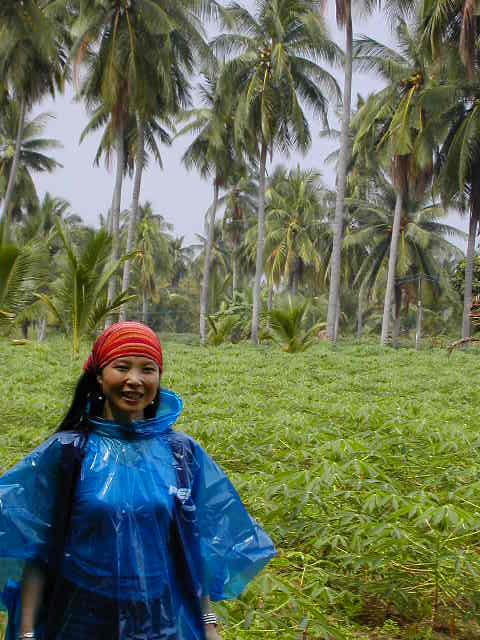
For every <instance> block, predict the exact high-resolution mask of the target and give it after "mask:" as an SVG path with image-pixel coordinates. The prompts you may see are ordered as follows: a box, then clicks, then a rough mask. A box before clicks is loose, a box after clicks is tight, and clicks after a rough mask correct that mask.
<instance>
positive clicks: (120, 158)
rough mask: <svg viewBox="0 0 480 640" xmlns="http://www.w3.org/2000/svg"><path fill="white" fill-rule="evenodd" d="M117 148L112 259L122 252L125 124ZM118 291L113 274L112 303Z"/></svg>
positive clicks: (110, 296) (119, 130) (108, 321)
mask: <svg viewBox="0 0 480 640" xmlns="http://www.w3.org/2000/svg"><path fill="white" fill-rule="evenodd" d="M115 146H116V150H117V170H116V174H115V188H114V191H113V198H112V211H111V220H112V222H111V225H112V226H111V229H112V239H113V242H112V260H113V261H116V260H118V257H119V254H120V207H121V203H122V184H123V170H124V165H125V150H124V140H123V125H119V127H118V131H117V139H116V142H115ZM116 291H117V280H116V276H115V275H113V276H112V277H111V278H110V282H109V283H108V298H107V299H108V302H109V303H111V302H112V301H113V300H114V299H115V295H116ZM111 324H112V319H111V317H110V316H109V317H108V318H107V320H106V322H105V326H109V325H111Z"/></svg>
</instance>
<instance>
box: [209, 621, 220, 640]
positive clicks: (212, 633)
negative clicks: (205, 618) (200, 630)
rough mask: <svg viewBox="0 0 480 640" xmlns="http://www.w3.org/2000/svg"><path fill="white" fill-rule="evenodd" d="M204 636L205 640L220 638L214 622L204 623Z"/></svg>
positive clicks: (218, 639) (217, 639)
mask: <svg viewBox="0 0 480 640" xmlns="http://www.w3.org/2000/svg"><path fill="white" fill-rule="evenodd" d="M205 637H206V638H207V640H222V636H221V635H220V634H219V633H218V630H217V625H215V624H206V625H205Z"/></svg>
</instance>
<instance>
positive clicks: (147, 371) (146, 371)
mask: <svg viewBox="0 0 480 640" xmlns="http://www.w3.org/2000/svg"><path fill="white" fill-rule="evenodd" d="M143 372H144V373H155V369H152V368H149V369H144V370H143Z"/></svg>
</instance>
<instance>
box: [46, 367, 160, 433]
mask: <svg viewBox="0 0 480 640" xmlns="http://www.w3.org/2000/svg"><path fill="white" fill-rule="evenodd" d="M104 404H105V398H104V397H103V395H102V389H101V387H100V385H99V384H98V381H97V376H96V374H93V373H83V374H82V375H81V376H80V378H79V380H78V382H77V386H76V387H75V392H74V394H73V398H72V403H71V405H70V407H69V409H68V411H67V413H66V414H65V417H64V418H63V420H62V422H61V423H60V424H59V425H58V428H57V431H83V432H84V433H88V432H89V431H90V428H91V425H90V422H89V420H88V418H89V416H92V417H94V416H96V417H102V415H103V405H104ZM159 404H160V389H159V390H158V391H157V395H156V396H155V399H154V400H153V402H152V404H150V405H148V407H146V408H145V410H144V416H145V418H153V417H155V415H156V413H157V409H158V405H159Z"/></svg>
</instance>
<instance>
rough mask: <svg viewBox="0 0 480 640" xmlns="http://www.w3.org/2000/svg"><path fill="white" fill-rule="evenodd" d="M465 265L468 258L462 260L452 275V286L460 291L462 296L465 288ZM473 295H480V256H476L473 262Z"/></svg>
mask: <svg viewBox="0 0 480 640" xmlns="http://www.w3.org/2000/svg"><path fill="white" fill-rule="evenodd" d="M465 266H466V260H460V262H459V263H458V264H457V266H456V267H455V271H454V272H453V275H452V286H453V288H454V289H455V290H456V291H458V293H459V294H460V295H461V296H462V298H463V292H464V288H465ZM472 295H473V296H478V295H480V256H475V259H474V262H473V282H472Z"/></svg>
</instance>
